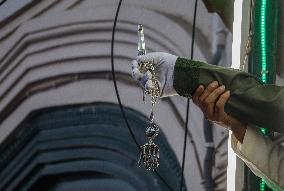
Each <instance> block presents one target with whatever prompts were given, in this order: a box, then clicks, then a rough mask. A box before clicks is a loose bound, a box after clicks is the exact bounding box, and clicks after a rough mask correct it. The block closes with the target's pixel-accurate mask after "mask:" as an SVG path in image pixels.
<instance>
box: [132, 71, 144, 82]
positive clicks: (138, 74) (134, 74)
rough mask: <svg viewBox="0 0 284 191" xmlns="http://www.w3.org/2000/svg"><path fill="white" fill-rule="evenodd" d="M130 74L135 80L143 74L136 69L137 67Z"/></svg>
mask: <svg viewBox="0 0 284 191" xmlns="http://www.w3.org/2000/svg"><path fill="white" fill-rule="evenodd" d="M131 74H132V78H134V79H135V80H140V79H141V78H142V76H143V74H142V73H141V72H140V71H139V70H138V68H134V69H133V70H132V73H131Z"/></svg>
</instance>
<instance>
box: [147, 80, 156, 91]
mask: <svg viewBox="0 0 284 191" xmlns="http://www.w3.org/2000/svg"><path fill="white" fill-rule="evenodd" d="M153 88H154V85H153V82H152V80H148V81H147V82H146V84H145V89H146V90H151V89H153Z"/></svg>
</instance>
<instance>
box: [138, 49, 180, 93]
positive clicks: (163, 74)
mask: <svg viewBox="0 0 284 191" xmlns="http://www.w3.org/2000/svg"><path fill="white" fill-rule="evenodd" d="M177 58H178V57H177V56H175V55H172V54H168V53H164V52H153V53H149V54H146V55H142V56H138V57H137V60H133V61H132V77H133V78H134V79H135V80H137V81H138V82H139V83H140V85H141V86H142V87H143V88H144V89H146V90H149V89H152V88H153V83H152V75H151V72H149V71H141V70H140V69H139V64H141V63H145V62H148V63H152V64H153V65H154V68H155V73H156V78H157V80H158V84H159V88H160V97H167V96H173V95H177V92H176V90H175V89H174V86H173V82H174V67H175V63H176V60H177Z"/></svg>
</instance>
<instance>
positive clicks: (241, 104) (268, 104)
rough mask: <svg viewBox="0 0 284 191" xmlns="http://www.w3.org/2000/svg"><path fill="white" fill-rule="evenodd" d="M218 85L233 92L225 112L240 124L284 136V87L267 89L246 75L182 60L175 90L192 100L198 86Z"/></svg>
mask: <svg viewBox="0 0 284 191" xmlns="http://www.w3.org/2000/svg"><path fill="white" fill-rule="evenodd" d="M212 81H218V82H219V84H220V85H225V87H226V89H227V90H230V93H231V96H230V98H229V100H228V102H227V103H226V105H225V111H226V112H227V113H228V114H230V115H232V116H233V117H236V118H237V119H239V120H242V121H244V122H247V123H249V124H254V125H257V126H260V127H266V128H268V129H269V130H271V131H276V132H279V133H284V87H280V86H276V85H263V84H262V83H261V82H260V81H259V80H258V79H257V78H256V77H255V76H253V75H251V74H248V73H246V72H243V71H240V70H236V69H231V68H224V67H219V66H213V65H209V64H206V63H203V62H199V61H193V60H188V59H185V58H178V59H177V61H176V64H175V71H174V88H175V90H176V91H177V93H178V94H179V95H181V96H184V97H188V98H191V97H192V94H193V93H194V91H195V89H196V88H197V87H198V85H200V84H201V85H204V86H207V85H208V84H210V83H211V82H212Z"/></svg>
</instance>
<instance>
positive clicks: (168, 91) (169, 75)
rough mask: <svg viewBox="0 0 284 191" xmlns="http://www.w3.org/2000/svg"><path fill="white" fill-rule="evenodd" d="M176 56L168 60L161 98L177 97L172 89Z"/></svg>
mask: <svg viewBox="0 0 284 191" xmlns="http://www.w3.org/2000/svg"><path fill="white" fill-rule="evenodd" d="M177 58H178V57H177V56H172V57H171V58H169V59H168V66H167V69H166V79H165V84H164V87H162V90H161V97H168V96H174V95H178V94H177V92H176V90H175V88H174V70H175V63H176V60H177Z"/></svg>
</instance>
